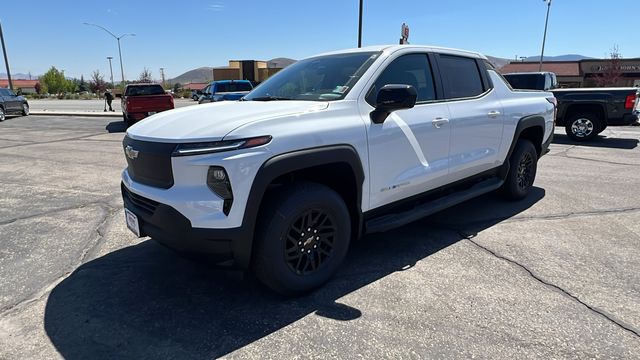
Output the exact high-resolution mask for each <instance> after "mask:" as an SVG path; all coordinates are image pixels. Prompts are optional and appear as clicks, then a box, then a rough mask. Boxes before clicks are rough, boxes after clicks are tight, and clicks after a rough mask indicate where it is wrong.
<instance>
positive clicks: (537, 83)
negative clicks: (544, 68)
mask: <svg viewBox="0 0 640 360" xmlns="http://www.w3.org/2000/svg"><path fill="white" fill-rule="evenodd" d="M504 77H505V79H507V81H508V82H509V84H510V85H511V87H512V88H514V89H522V90H543V91H550V90H553V89H555V88H557V87H558V79H557V78H556V74H554V73H552V72H528V73H511V74H504Z"/></svg>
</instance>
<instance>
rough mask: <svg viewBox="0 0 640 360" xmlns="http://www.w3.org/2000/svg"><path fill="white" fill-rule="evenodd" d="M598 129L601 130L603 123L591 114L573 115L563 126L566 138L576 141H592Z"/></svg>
mask: <svg viewBox="0 0 640 360" xmlns="http://www.w3.org/2000/svg"><path fill="white" fill-rule="evenodd" d="M600 129H603V122H602V120H600V118H599V117H598V116H596V115H595V114H592V113H582V114H577V115H574V116H572V117H571V118H570V119H569V121H568V122H567V125H566V126H565V131H566V132H567V136H569V137H570V138H571V139H573V140H576V141H589V140H592V139H593V138H594V137H596V135H598V133H599V131H600ZM603 130H604V129H603Z"/></svg>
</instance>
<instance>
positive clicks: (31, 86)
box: [0, 79, 40, 94]
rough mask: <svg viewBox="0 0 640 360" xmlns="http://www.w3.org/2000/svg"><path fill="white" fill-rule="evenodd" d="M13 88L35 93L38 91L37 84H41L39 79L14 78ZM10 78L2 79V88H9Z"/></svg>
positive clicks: (24, 92) (26, 92)
mask: <svg viewBox="0 0 640 360" xmlns="http://www.w3.org/2000/svg"><path fill="white" fill-rule="evenodd" d="M11 82H12V83H13V90H14V91H16V92H17V91H18V89H19V90H20V91H22V93H23V94H35V93H36V84H39V83H40V81H39V80H21V79H12V80H11ZM8 87H9V80H8V79H0V88H8Z"/></svg>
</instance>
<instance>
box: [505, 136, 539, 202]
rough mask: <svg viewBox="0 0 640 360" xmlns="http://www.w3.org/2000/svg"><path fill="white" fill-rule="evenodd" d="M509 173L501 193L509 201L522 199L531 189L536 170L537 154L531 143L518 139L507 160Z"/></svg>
mask: <svg viewBox="0 0 640 360" xmlns="http://www.w3.org/2000/svg"><path fill="white" fill-rule="evenodd" d="M509 164H510V167H509V172H508V174H507V178H506V180H505V182H504V184H503V185H502V188H501V190H502V193H503V195H504V196H505V197H506V198H507V199H509V200H521V199H524V198H525V197H526V196H527V195H528V194H529V191H530V190H531V187H533V182H534V181H535V179H536V172H537V169H538V152H537V151H536V148H535V147H534V146H533V144H532V143H531V141H529V140H525V139H519V140H518V142H517V143H516V147H515V149H513V153H512V154H511V157H510V158H509Z"/></svg>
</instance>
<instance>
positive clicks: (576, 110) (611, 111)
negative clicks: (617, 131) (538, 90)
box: [553, 88, 640, 141]
mask: <svg viewBox="0 0 640 360" xmlns="http://www.w3.org/2000/svg"><path fill="white" fill-rule="evenodd" d="M639 92H640V90H638V88H593V89H588V88H580V89H555V90H553V94H554V96H555V97H556V99H557V100H558V115H557V117H556V125H558V126H564V128H565V131H566V133H567V136H569V137H570V138H571V139H573V140H576V141H589V140H592V139H593V138H595V137H596V136H597V135H598V134H600V133H601V132H603V131H604V130H605V129H606V128H607V126H623V125H632V124H634V123H636V122H637V121H638V113H637V111H636V110H637V104H638V94H639Z"/></svg>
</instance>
